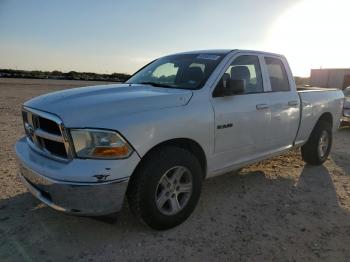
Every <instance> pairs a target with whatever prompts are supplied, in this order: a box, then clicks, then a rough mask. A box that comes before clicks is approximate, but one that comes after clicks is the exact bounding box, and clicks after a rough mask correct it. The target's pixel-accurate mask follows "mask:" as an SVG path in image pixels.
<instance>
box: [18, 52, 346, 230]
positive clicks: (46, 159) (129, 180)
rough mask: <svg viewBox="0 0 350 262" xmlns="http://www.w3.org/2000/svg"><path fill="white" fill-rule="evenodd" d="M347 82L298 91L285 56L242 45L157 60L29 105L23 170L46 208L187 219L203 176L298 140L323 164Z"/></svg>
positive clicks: (164, 221)
mask: <svg viewBox="0 0 350 262" xmlns="http://www.w3.org/2000/svg"><path fill="white" fill-rule="evenodd" d="M343 102H344V95H343V93H342V92H341V91H337V90H327V91H321V90H318V89H315V90H310V91H308V90H302V91H297V88H296V85H295V83H294V79H293V75H292V73H291V70H290V68H289V66H288V63H287V60H286V59H285V58H284V57H283V56H281V55H277V54H271V53H264V52H256V51H244V50H210V51H196V52H187V53H180V54H175V55H169V56H165V57H162V58H159V59H156V60H154V61H153V62H151V63H150V64H148V65H146V66H145V67H143V68H142V69H140V70H139V71H138V72H136V73H135V74H134V75H133V76H132V77H131V78H130V79H129V80H128V81H127V82H126V83H123V84H111V85H105V86H92V87H83V88H74V89H69V90H64V91H60V92H55V93H50V94H47V95H43V96H39V97H37V98H34V99H31V100H29V101H27V102H26V103H25V104H24V105H23V121H24V129H25V132H26V136H25V137H24V138H22V139H20V140H19V141H18V142H17V143H16V146H15V147H16V153H17V156H18V160H19V164H20V177H21V179H22V181H23V183H24V184H25V186H26V187H27V188H28V190H29V191H30V192H31V193H32V194H33V195H34V196H36V197H37V198H38V199H39V200H41V201H42V202H44V203H45V204H47V205H48V206H50V207H52V208H54V209H56V210H60V211H64V212H67V213H71V214H77V215H89V216H90V215H91V216H94V215H95V216H97V215H106V214H110V213H114V212H117V211H119V210H120V209H121V207H122V204H123V202H124V196H127V199H128V203H129V206H130V208H131V210H132V211H133V212H134V213H135V214H136V215H137V216H139V217H140V218H141V219H142V220H143V221H144V222H145V223H147V224H148V225H149V226H150V227H152V228H154V229H167V228H171V227H174V226H176V225H178V224H180V223H182V222H183V221H184V220H185V219H186V218H187V217H188V216H189V215H190V214H191V213H192V211H193V210H194V208H195V206H196V204H197V202H198V199H199V196H200V192H201V186H202V180H203V179H206V178H209V177H213V176H217V175H220V174H224V173H226V172H229V171H232V170H237V169H239V168H241V167H243V166H245V165H248V164H251V163H254V162H257V161H260V160H262V159H266V158H269V157H272V156H275V155H278V154H281V153H283V152H285V151H286V150H289V149H292V148H295V147H301V154H302V157H303V159H304V160H305V162H307V163H309V164H311V165H321V164H322V163H323V162H324V161H325V160H326V159H327V157H328V155H329V152H330V150H331V144H332V133H333V131H334V130H336V129H337V127H338V125H339V122H340V117H341V114H342V109H343Z"/></svg>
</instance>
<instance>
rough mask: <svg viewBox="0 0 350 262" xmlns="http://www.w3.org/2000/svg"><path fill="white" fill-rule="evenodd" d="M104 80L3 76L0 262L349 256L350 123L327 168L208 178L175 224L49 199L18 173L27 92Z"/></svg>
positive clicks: (288, 163)
mask: <svg viewBox="0 0 350 262" xmlns="http://www.w3.org/2000/svg"><path fill="white" fill-rule="evenodd" d="M94 84H102V83H101V82H83V81H64V80H59V81H58V80H57V81H56V80H23V79H1V78H0V112H1V117H0V137H1V145H0V182H1V183H0V261H119V260H120V261H125V260H126V261H129V260H130V261H135V260H136V261H168V260H171V261H179V260H191V261H217V260H218V261H320V260H322V261H350V250H349V246H350V162H349V160H350V152H349V148H350V129H341V130H340V131H338V132H337V133H336V134H335V141H334V147H333V151H332V154H331V157H330V159H329V160H328V161H327V162H326V163H325V165H324V166H320V167H312V166H307V165H305V164H304V163H303V162H302V161H301V159H300V155H299V151H297V150H295V151H293V152H290V153H289V154H287V155H284V156H281V157H276V158H273V159H271V160H269V161H264V162H260V163H258V164H255V165H252V166H249V167H247V168H244V169H243V170H241V171H240V172H239V173H229V174H226V175H223V176H220V177H217V178H213V179H209V180H207V181H205V183H204V186H203V192H202V195H201V199H200V202H199V205H198V206H197V208H196V210H195V212H194V213H193V215H192V216H191V217H190V218H189V219H188V220H187V221H186V222H185V223H184V224H182V225H180V226H179V227H177V228H174V229H171V230H169V231H164V232H156V231H152V230H150V229H149V228H148V227H146V226H144V225H142V224H140V223H139V222H138V221H137V220H136V219H135V218H134V217H133V216H132V214H130V211H129V210H128V207H127V205H125V207H124V208H123V210H122V212H121V213H120V214H119V215H118V217H117V218H116V219H108V218H104V219H102V218H101V219H96V218H95V219H93V218H84V217H74V216H69V215H65V214H62V213H59V212H56V211H54V210H52V209H50V208H48V207H45V206H43V205H42V204H40V203H39V201H37V200H36V199H34V198H33V197H32V196H31V195H30V193H28V192H27V191H26V190H25V188H24V187H23V186H22V185H21V183H20V182H19V180H18V179H17V178H16V173H17V170H18V169H17V166H16V162H15V155H14V150H13V146H14V143H15V141H16V140H17V139H18V138H20V137H21V136H22V135H23V131H22V130H23V127H22V123H21V117H20V106H21V104H22V103H23V102H24V101H26V100H27V99H29V98H31V97H34V96H37V95H40V94H43V93H47V92H51V91H54V90H61V89H65V88H70V87H73V86H84V85H94Z"/></svg>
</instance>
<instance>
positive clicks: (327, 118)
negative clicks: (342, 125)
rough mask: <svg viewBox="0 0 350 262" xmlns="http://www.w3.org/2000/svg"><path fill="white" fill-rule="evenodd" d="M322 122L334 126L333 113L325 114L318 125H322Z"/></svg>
mask: <svg viewBox="0 0 350 262" xmlns="http://www.w3.org/2000/svg"><path fill="white" fill-rule="evenodd" d="M320 122H326V123H329V124H331V126H333V116H332V114H331V113H329V112H326V113H323V114H322V115H321V116H320V118H319V119H318V121H317V123H320Z"/></svg>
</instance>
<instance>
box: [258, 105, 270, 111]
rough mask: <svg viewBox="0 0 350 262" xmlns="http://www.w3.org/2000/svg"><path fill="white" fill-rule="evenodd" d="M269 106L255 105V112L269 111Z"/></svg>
mask: <svg viewBox="0 0 350 262" xmlns="http://www.w3.org/2000/svg"><path fill="white" fill-rule="evenodd" d="M269 108H270V107H269V105H267V104H259V105H256V109H257V110H265V109H269Z"/></svg>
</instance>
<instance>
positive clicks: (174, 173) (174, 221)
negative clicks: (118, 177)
mask: <svg viewBox="0 0 350 262" xmlns="http://www.w3.org/2000/svg"><path fill="white" fill-rule="evenodd" d="M202 178H203V176H202V169H201V166H200V164H199V162H198V160H197V158H196V157H195V156H194V155H193V154H191V153H190V152H188V151H186V150H184V149H182V148H178V147H162V148H159V149H157V150H156V151H154V152H153V153H151V155H150V156H148V157H147V159H145V161H144V162H143V164H142V165H141V167H140V168H138V170H137V171H136V173H135V174H133V176H132V178H131V181H130V184H129V189H128V192H127V197H128V202H129V206H130V209H131V210H132V212H133V213H135V214H136V215H137V216H138V217H139V218H141V219H142V220H143V221H144V222H145V223H146V224H148V225H149V226H150V227H152V228H154V229H159V230H164V229H169V228H172V227H175V226H177V225H178V224H180V223H182V222H183V221H185V220H186V219H187V218H188V217H189V216H190V215H191V213H192V211H193V210H194V208H195V206H196V205H197V202H198V199H199V196H200V192H201V186H202Z"/></svg>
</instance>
